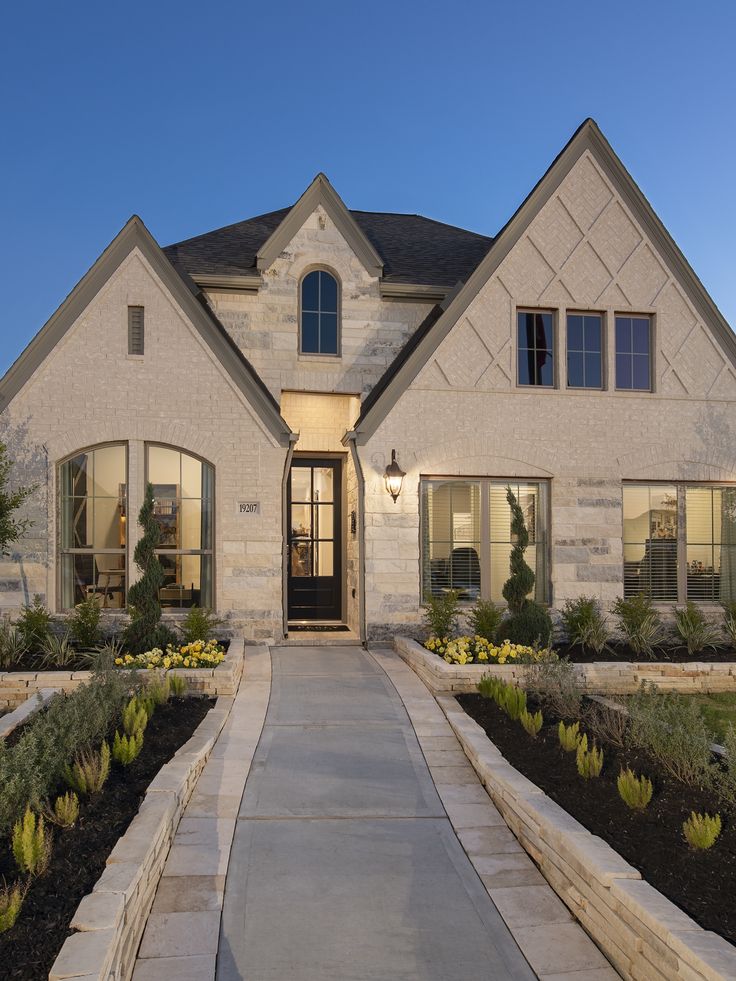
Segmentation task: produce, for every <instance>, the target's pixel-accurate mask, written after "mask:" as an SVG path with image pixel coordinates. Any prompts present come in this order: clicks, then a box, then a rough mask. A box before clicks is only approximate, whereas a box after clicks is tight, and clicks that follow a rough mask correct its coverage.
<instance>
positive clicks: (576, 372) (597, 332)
mask: <svg viewBox="0 0 736 981" xmlns="http://www.w3.org/2000/svg"><path fill="white" fill-rule="evenodd" d="M602 340H603V319H602V317H601V316H600V314H590V313H585V314H582V313H571V314H569V315H568V317H567V386H568V388H602V387H603V344H602Z"/></svg>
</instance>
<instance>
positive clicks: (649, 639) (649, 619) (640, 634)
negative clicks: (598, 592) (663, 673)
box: [613, 593, 664, 658]
mask: <svg viewBox="0 0 736 981" xmlns="http://www.w3.org/2000/svg"><path fill="white" fill-rule="evenodd" d="M613 613H614V616H615V617H616V618H617V620H618V623H619V627H620V629H621V632H622V633H623V635H624V637H625V639H626V642H627V643H628V645H629V647H631V649H632V650H633V651H634V653H635V654H644V655H646V656H647V657H650V658H653V657H654V651H655V648H657V647H659V646H661V644H662V642H663V640H664V627H663V625H662V619H661V617H660V615H659V613H657V611H656V610H655V609H654V606H653V605H652V601H651V599H650V598H649V597H648V596H647V595H646V593H637V594H636V595H635V596H632V597H630V598H629V599H623V598H622V597H619V598H618V599H617V600H616V602H615V603H614V606H613Z"/></svg>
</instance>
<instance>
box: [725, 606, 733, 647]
mask: <svg viewBox="0 0 736 981" xmlns="http://www.w3.org/2000/svg"><path fill="white" fill-rule="evenodd" d="M723 629H724V630H725V631H726V636H727V637H728V639H729V640H730V642H731V646H732V647H736V603H724V604H723Z"/></svg>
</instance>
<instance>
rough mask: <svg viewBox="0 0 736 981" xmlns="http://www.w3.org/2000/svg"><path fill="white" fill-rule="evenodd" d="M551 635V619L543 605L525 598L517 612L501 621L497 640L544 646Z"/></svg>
mask: <svg viewBox="0 0 736 981" xmlns="http://www.w3.org/2000/svg"><path fill="white" fill-rule="evenodd" d="M551 635H552V620H551V619H550V616H549V613H548V612H547V611H546V610H545V608H544V607H543V606H540V605H539V603H536V602H535V601H534V600H526V601H525V603H524V605H523V606H522V608H521V610H520V611H519V612H518V613H513V614H512V615H511V616H509V617H506V619H505V620H504V621H503V622H502V623H501V626H500V627H499V628H498V634H497V637H498V640H499V641H500V640H501V639H502V638H503V639H504V640H509V641H511V643H512V644H521V645H525V646H531V645H537V646H539V647H546V646H547V645H548V644H549V639H550V637H551Z"/></svg>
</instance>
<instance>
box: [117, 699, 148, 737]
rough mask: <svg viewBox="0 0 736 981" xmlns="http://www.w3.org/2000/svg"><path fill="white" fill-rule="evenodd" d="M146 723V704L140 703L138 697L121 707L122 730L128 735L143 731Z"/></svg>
mask: <svg viewBox="0 0 736 981" xmlns="http://www.w3.org/2000/svg"><path fill="white" fill-rule="evenodd" d="M147 725H148V712H147V706H145V705H142V704H141V702H140V701H139V699H138V698H136V696H135V695H134V696H133V698H131V700H130V701H129V702H128V704H127V705H126V706H125V708H124V709H123V730H124V732H125V733H126V735H128V736H132V735H133V734H134V733H136V732H143V730H144V729H145V728H146V726H147Z"/></svg>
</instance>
